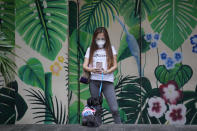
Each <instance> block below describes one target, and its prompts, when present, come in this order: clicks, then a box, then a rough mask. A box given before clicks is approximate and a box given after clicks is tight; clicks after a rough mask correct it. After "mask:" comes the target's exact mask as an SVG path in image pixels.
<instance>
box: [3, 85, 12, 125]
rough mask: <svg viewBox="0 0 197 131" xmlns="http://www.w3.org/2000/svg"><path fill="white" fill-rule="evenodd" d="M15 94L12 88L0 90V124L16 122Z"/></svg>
mask: <svg viewBox="0 0 197 131" xmlns="http://www.w3.org/2000/svg"><path fill="white" fill-rule="evenodd" d="M15 98H16V92H15V90H14V89H12V88H8V87H3V88H1V89H0V124H14V123H15V121H16V110H15Z"/></svg>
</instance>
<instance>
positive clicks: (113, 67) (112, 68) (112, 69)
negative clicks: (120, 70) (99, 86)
mask: <svg viewBox="0 0 197 131" xmlns="http://www.w3.org/2000/svg"><path fill="white" fill-rule="evenodd" d="M117 67H118V64H117V56H116V55H114V65H113V66H112V67H111V68H110V69H108V70H105V71H104V72H103V73H104V74H109V73H112V72H113V71H114V70H116V69H117Z"/></svg>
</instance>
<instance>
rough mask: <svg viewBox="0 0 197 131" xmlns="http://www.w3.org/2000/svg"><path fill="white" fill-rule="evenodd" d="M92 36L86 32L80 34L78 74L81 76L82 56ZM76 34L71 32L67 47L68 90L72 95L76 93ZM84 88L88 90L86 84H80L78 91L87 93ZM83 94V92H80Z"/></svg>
mask: <svg viewBox="0 0 197 131" xmlns="http://www.w3.org/2000/svg"><path fill="white" fill-rule="evenodd" d="M91 41H92V35H91V34H88V33H86V32H83V31H81V32H80V47H79V48H80V50H79V51H80V74H81V75H82V69H83V67H82V65H83V61H84V56H85V53H86V50H87V48H88V47H89V45H90V44H91ZM77 52H78V51H77V34H76V30H75V31H73V33H72V35H71V37H70V45H69V51H68V53H69V63H68V64H69V89H70V90H71V91H73V93H77V91H78V88H77V87H78V81H79V80H78V70H77V69H78V61H77ZM84 88H88V85H86V84H80V90H84V91H88V90H86V89H84ZM81 93H83V91H82V92H81Z"/></svg>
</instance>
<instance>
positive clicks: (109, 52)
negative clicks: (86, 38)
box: [89, 27, 114, 69]
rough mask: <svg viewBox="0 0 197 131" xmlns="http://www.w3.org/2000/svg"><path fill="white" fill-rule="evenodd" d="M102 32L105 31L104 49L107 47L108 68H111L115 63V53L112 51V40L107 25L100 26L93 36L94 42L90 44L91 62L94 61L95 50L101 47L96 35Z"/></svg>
mask: <svg viewBox="0 0 197 131" xmlns="http://www.w3.org/2000/svg"><path fill="white" fill-rule="evenodd" d="M100 33H103V34H104V37H105V41H106V42H105V45H104V49H105V51H106V55H107V69H109V68H111V67H112V66H113V64H114V58H113V53H112V48H111V42H110V39H109V35H108V32H107V30H106V28H105V27H98V28H96V30H95V31H94V34H93V38H92V43H91V46H90V57H89V64H90V63H92V61H93V54H94V52H95V51H96V50H97V49H99V48H98V46H97V44H96V37H97V36H98V34H100Z"/></svg>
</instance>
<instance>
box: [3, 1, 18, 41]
mask: <svg viewBox="0 0 197 131" xmlns="http://www.w3.org/2000/svg"><path fill="white" fill-rule="evenodd" d="M0 7H1V10H0V31H2V32H3V33H4V34H5V36H6V38H7V39H9V40H12V44H14V38H15V33H14V31H15V12H14V9H15V0H1V1H0Z"/></svg>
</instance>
